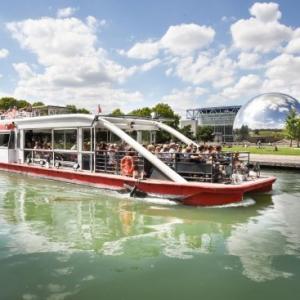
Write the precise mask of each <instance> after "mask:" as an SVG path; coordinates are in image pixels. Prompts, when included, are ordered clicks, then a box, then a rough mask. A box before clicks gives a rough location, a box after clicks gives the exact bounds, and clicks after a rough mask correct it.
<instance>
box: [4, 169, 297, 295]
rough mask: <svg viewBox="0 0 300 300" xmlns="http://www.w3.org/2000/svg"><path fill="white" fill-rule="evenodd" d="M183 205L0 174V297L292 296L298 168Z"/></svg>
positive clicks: (294, 284)
mask: <svg viewBox="0 0 300 300" xmlns="http://www.w3.org/2000/svg"><path fill="white" fill-rule="evenodd" d="M268 172H269V173H272V174H274V173H275V175H276V176H277V177H278V180H277V182H276V185H275V187H274V190H273V192H272V193H270V194H261V195H251V196H247V198H246V199H245V200H244V202H243V203H242V204H240V205H236V206H228V207H214V208H190V207H183V206H180V205H175V204H173V203H171V202H169V201H167V200H155V199H144V200H137V199H135V200H133V199H129V198H128V197H127V196H126V195H123V196H121V197H117V196H116V194H113V193H111V192H104V191H102V190H97V189H92V188H86V187H80V186H76V185H71V184H64V183H60V182H55V181H49V180H42V179H34V178H32V177H27V176H21V175H13V174H9V173H5V172H0V287H1V289H0V299H1V300H2V299H25V300H31V299H49V300H56V299H87V300H89V299H152V300H154V299H172V300H173V299H174V300H175V299H181V300H182V299H272V300H273V299H299V294H300V172H299V171H298V172H286V171H281V172H278V171H272V172H271V171H268Z"/></svg>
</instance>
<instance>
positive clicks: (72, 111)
mask: <svg viewBox="0 0 300 300" xmlns="http://www.w3.org/2000/svg"><path fill="white" fill-rule="evenodd" d="M66 108H67V111H68V113H70V114H78V113H80V114H89V113H90V112H89V111H88V110H87V109H85V108H77V107H76V105H73V104H72V105H71V104H69V105H66Z"/></svg>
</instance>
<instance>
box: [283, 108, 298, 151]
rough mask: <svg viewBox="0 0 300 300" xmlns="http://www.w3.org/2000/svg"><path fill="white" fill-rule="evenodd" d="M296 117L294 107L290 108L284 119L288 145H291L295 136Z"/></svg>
mask: <svg viewBox="0 0 300 300" xmlns="http://www.w3.org/2000/svg"><path fill="white" fill-rule="evenodd" d="M297 119H298V118H297V114H296V111H295V110H294V109H292V110H290V112H289V114H288V116H287V118H286V120H285V128H286V131H287V137H288V138H289V139H290V147H292V145H293V140H294V139H296V138H297V123H298V121H297Z"/></svg>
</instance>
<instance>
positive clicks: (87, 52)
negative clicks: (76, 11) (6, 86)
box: [7, 18, 154, 108]
mask: <svg viewBox="0 0 300 300" xmlns="http://www.w3.org/2000/svg"><path fill="white" fill-rule="evenodd" d="M94 21H95V20H94V19H92V18H88V19H87V20H86V22H83V21H81V20H79V19H77V18H64V19H54V18H41V19H37V20H33V19H28V20H24V21H21V22H12V23H8V24H7V28H8V30H9V31H10V32H11V34H12V36H13V37H14V38H15V39H16V40H17V41H18V42H19V43H20V45H21V46H22V48H24V49H26V50H29V51H31V52H32V53H33V54H35V55H36V56H37V60H38V63H39V67H40V68H39V69H42V71H39V72H33V71H32V69H31V68H30V66H29V65H28V64H26V63H19V64H14V68H15V70H16V71H17V72H18V74H19V77H20V80H19V82H18V83H17V87H16V89H15V95H16V96H17V97H21V98H25V97H27V98H28V99H33V100H44V101H45V102H47V101H49V103H57V104H58V103H60V104H62V103H64V104H66V103H68V102H69V103H75V104H78V105H82V106H84V105H86V106H87V107H88V108H91V107H92V106H93V105H94V103H95V102H97V101H98V99H101V100H103V99H102V97H104V96H105V97H108V98H107V100H105V105H106V106H107V107H109V106H111V107H113V106H114V105H116V104H117V103H118V104H120V105H119V106H121V104H122V103H126V101H131V102H132V101H137V100H138V99H142V98H143V96H142V95H141V94H140V93H139V92H126V91H125V90H124V89H118V88H115V85H118V84H119V83H123V82H124V81H125V80H126V79H127V78H128V77H129V76H132V75H133V74H134V73H136V72H137V71H139V70H141V71H146V70H147V68H148V69H150V68H151V67H154V63H153V62H152V65H151V64H150V65H148V66H141V67H140V68H139V67H136V66H133V67H129V68H125V67H124V66H122V65H120V64H117V63H116V62H114V61H113V60H111V59H109V57H108V54H107V53H106V51H105V50H104V49H102V48H97V47H96V44H97V36H96V34H95V28H94V24H95V22H94ZM118 97H120V99H119V100H118Z"/></svg>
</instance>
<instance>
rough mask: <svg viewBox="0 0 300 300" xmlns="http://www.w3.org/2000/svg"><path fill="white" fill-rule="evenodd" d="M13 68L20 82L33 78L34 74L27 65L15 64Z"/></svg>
mask: <svg viewBox="0 0 300 300" xmlns="http://www.w3.org/2000/svg"><path fill="white" fill-rule="evenodd" d="M13 68H14V69H15V71H16V72H17V73H18V75H19V77H20V78H21V79H22V80H26V79H30V78H32V77H34V76H35V74H34V72H33V71H32V69H31V68H30V66H29V65H28V64H27V63H24V62H23V63H15V64H13Z"/></svg>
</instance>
